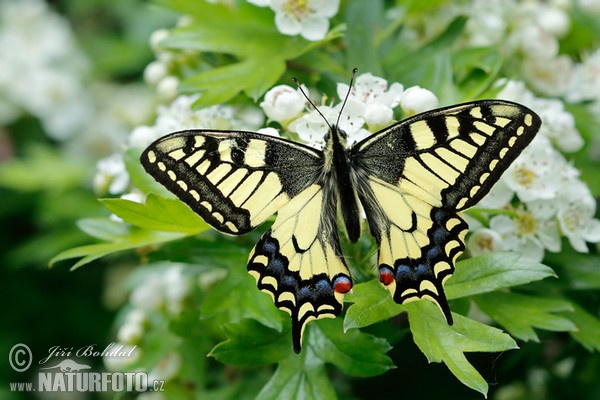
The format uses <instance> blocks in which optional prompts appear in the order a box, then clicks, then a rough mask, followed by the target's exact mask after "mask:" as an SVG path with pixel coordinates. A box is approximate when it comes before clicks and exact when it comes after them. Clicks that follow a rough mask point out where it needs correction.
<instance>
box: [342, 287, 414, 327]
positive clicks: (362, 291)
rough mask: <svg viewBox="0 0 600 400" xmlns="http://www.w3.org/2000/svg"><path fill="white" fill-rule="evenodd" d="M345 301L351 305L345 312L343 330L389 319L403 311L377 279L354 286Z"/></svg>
mask: <svg viewBox="0 0 600 400" xmlns="http://www.w3.org/2000/svg"><path fill="white" fill-rule="evenodd" d="M345 300H346V301H347V302H350V303H353V304H352V305H350V307H348V310H347V311H346V317H345V318H344V330H345V331H348V330H349V329H353V328H362V327H365V326H369V325H373V324H374V323H377V322H380V321H383V320H386V319H389V318H391V317H393V316H395V315H398V314H400V313H401V312H402V311H404V306H402V305H400V304H396V303H395V302H394V300H393V299H392V296H390V293H389V292H388V291H387V290H386V289H385V288H384V287H383V286H382V285H381V283H379V281H378V280H377V279H372V280H370V281H368V282H364V283H359V284H356V285H354V287H353V288H352V292H350V293H348V294H347V295H346V298H345Z"/></svg>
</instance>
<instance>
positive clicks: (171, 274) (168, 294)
mask: <svg viewBox="0 0 600 400" xmlns="http://www.w3.org/2000/svg"><path fill="white" fill-rule="evenodd" d="M163 286H164V292H165V300H166V305H167V311H169V312H170V313H171V314H179V313H180V312H181V310H182V309H183V300H184V299H185V298H186V297H187V295H188V294H189V291H190V280H189V278H188V277H187V276H186V275H185V274H184V273H183V271H182V269H181V267H172V268H169V269H168V270H167V271H166V272H165V273H164V275H163Z"/></svg>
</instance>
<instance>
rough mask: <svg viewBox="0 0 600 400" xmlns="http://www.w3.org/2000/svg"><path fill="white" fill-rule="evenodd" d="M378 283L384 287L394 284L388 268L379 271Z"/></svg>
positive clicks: (392, 275)
mask: <svg viewBox="0 0 600 400" xmlns="http://www.w3.org/2000/svg"><path fill="white" fill-rule="evenodd" d="M379 282H381V283H383V284H384V285H385V286H387V285H389V284H390V283H392V282H394V274H392V271H390V270H389V269H388V268H382V269H381V270H379Z"/></svg>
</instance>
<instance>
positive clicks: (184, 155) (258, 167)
mask: <svg viewBox="0 0 600 400" xmlns="http://www.w3.org/2000/svg"><path fill="white" fill-rule="evenodd" d="M141 160H142V164H143V166H144V168H145V169H146V171H147V172H148V173H150V175H152V176H153V177H154V178H155V179H156V180H157V181H158V182H160V183H161V184H163V185H164V186H165V187H166V188H167V189H169V190H170V191H171V192H173V193H174V194H175V195H177V197H179V198H180V199H181V200H183V201H184V202H185V203H186V204H187V205H188V206H189V207H190V208H191V209H192V210H194V211H195V212H196V213H198V214H199V215H200V216H201V217H202V218H203V219H204V220H205V221H206V222H208V223H209V224H211V225H212V226H213V227H214V228H216V229H217V230H219V231H221V232H224V233H228V234H234V235H239V234H243V233H246V232H249V231H251V230H252V229H254V228H255V227H257V226H258V225H260V224H262V223H263V222H264V221H265V220H266V219H267V218H269V217H270V216H272V215H273V214H274V213H275V212H276V211H277V210H278V209H279V208H281V206H283V205H284V204H286V203H287V202H288V201H289V200H290V199H291V198H293V197H295V196H296V195H297V194H298V193H300V192H301V191H302V190H304V189H305V188H306V187H308V186H309V185H310V184H311V183H312V182H313V181H314V180H315V179H316V178H317V177H318V176H319V172H320V170H321V165H322V161H321V156H320V154H319V152H317V151H316V150H314V149H311V148H310V147H307V146H302V145H300V144H294V143H292V142H288V141H284V140H281V139H279V138H273V137H268V136H265V135H260V134H256V133H252V132H237V131H193V130H192V131H182V132H177V133H174V134H171V135H168V136H166V137H164V138H161V139H159V140H157V141H156V142H154V143H153V144H152V145H151V146H150V147H148V149H146V151H145V152H144V153H143V154H142V157H141Z"/></svg>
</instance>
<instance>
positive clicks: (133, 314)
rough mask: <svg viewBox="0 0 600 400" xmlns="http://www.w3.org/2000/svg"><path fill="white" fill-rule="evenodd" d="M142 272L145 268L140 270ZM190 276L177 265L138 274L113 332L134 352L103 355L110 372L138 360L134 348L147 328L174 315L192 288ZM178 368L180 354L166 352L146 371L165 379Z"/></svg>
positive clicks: (180, 308)
mask: <svg viewBox="0 0 600 400" xmlns="http://www.w3.org/2000/svg"><path fill="white" fill-rule="evenodd" d="M141 272H145V271H141ZM192 282H193V280H192V278H191V275H186V274H185V273H184V272H183V269H182V268H181V267H180V266H176V265H175V266H171V267H169V268H167V269H164V270H161V271H152V272H150V273H147V274H145V276H143V277H142V279H141V283H139V284H138V285H137V286H135V288H134V289H133V290H132V292H131V294H130V296H129V304H130V307H129V309H128V311H127V313H126V315H125V316H124V318H123V321H122V324H121V326H120V327H119V330H118V332H117V339H118V341H119V342H118V343H117V344H116V345H115V347H119V346H123V347H124V348H131V349H134V350H135V351H134V352H133V353H132V356H131V357H126V358H123V357H105V358H104V364H105V365H106V367H107V369H109V370H111V371H122V370H123V369H124V368H126V367H127V366H128V365H131V364H132V363H133V362H135V361H136V360H138V359H139V358H140V356H141V352H142V350H141V349H140V348H139V347H137V346H138V345H139V344H140V342H141V340H142V337H143V335H144V333H145V332H146V331H148V330H152V329H155V328H156V327H155V325H160V323H159V322H157V321H159V320H161V318H163V316H164V317H167V318H170V317H173V316H177V315H179V314H180V313H181V311H182V309H183V307H184V302H185V301H186V299H187V298H188V297H189V295H190V291H191V288H192ZM180 367H181V356H180V355H179V353H177V352H176V351H171V352H169V353H167V354H166V355H165V356H164V357H163V359H162V360H161V361H159V362H158V364H157V365H156V366H155V367H153V368H152V369H151V370H150V371H147V372H148V374H149V376H152V378H153V379H152V380H154V379H159V380H168V379H170V378H172V377H173V376H175V375H176V374H177V373H178V372H179V369H180Z"/></svg>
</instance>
